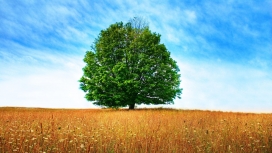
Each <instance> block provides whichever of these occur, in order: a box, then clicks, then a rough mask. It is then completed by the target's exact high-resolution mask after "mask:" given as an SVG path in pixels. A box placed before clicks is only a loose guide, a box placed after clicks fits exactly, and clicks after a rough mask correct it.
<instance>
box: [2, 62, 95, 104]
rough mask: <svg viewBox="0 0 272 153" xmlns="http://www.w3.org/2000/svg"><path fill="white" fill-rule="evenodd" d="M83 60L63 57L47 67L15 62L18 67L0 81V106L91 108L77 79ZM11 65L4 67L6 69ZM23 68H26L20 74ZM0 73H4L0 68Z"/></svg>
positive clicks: (80, 72)
mask: <svg viewBox="0 0 272 153" xmlns="http://www.w3.org/2000/svg"><path fill="white" fill-rule="evenodd" d="M83 66H84V64H83V62H82V60H78V59H77V58H75V59H74V60H72V59H68V58H66V59H65V60H63V61H61V63H59V64H55V65H51V66H50V67H41V66H40V67H39V68H33V66H28V65H18V67H19V69H20V70H19V69H17V71H15V72H13V74H12V75H10V76H9V77H5V78H2V80H1V79H0V80H1V81H0V86H1V88H0V97H1V102H0V106H23V107H48V108H90V107H95V106H93V105H92V104H91V103H88V102H87V101H86V100H85V99H84V92H83V91H81V90H80V89H79V82H78V80H79V79H80V77H81V76H82V74H83V73H82V70H81V69H82V67H83ZM9 68H12V67H7V68H6V69H5V70H7V69H9ZM22 72H26V73H25V74H23V75H20V74H21V73H22ZM1 73H4V71H2V72H1Z"/></svg>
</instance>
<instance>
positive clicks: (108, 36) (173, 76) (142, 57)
mask: <svg viewBox="0 0 272 153" xmlns="http://www.w3.org/2000/svg"><path fill="white" fill-rule="evenodd" d="M139 20H140V19H137V18H134V22H133V20H130V21H129V22H128V23H127V24H123V23H122V22H117V23H115V24H112V25H110V27H109V28H107V29H106V30H102V31H101V32H100V34H99V36H98V38H97V39H96V40H95V42H94V44H93V46H92V47H91V48H92V50H91V51H87V52H86V55H85V57H84V62H85V63H86V66H85V67H84V68H83V72H84V74H83V76H82V77H81V79H80V80H79V82H80V88H81V89H82V90H83V91H84V92H86V95H85V98H86V99H87V100H88V101H92V102H93V104H95V105H99V106H107V107H111V108H118V107H125V106H129V109H134V107H135V104H172V103H174V102H173V99H174V98H175V97H178V98H180V94H181V91H182V89H181V88H180V87H179V84H180V75H179V74H178V72H179V68H178V66H177V64H176V62H175V61H174V60H173V59H172V58H171V57H170V52H169V51H167V49H166V47H165V45H164V44H161V43H160V35H159V34H157V33H152V32H151V31H150V30H149V28H148V26H147V25H143V24H141V25H140V26H139V25H137V24H139V23H140V22H139ZM135 21H136V22H135ZM135 23H137V24H135ZM144 23H146V22H144ZM135 25H137V26H135Z"/></svg>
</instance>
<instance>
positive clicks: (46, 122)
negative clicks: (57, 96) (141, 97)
mask: <svg viewBox="0 0 272 153" xmlns="http://www.w3.org/2000/svg"><path fill="white" fill-rule="evenodd" d="M0 152H1V153H6V152H23V153H25V152H139V153H141V152H167V153H168V152H178V153H180V152H262V153H264V152H272V114H248V113H226V112H225V113H224V112H211V111H188V110H165V109H162V110H134V111H127V110H92V109H88V110H61V109H25V108H1V109H0Z"/></svg>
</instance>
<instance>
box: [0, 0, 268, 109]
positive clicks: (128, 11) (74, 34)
mask: <svg viewBox="0 0 272 153" xmlns="http://www.w3.org/2000/svg"><path fill="white" fill-rule="evenodd" d="M271 7H272V1H269V0H263V1H257V0H256V1H250V0H245V1H243V0H241V1H233V0H227V1H214V0H210V1H209V0H205V1H201V0H197V1H191V0H190V1H189V0H188V1H178V0H176V1H175V0H173V1H164V0H161V1H137V0H131V1H122V0H116V1H110V0H108V1H103V0H101V1H100V0H91V1H87V0H86V1H84V0H79V1H69V0H65V1H64V0H63V1H62V0H60V1H53V0H52V1H50V0H48V1H32V0H28V1H9V0H0V21H1V24H0V106H23V107H50V108H93V107H94V106H93V105H92V104H91V103H88V102H87V101H86V100H85V99H84V92H83V91H81V90H80V89H79V83H78V80H79V78H80V77H81V76H82V74H83V73H82V68H83V67H84V63H83V61H82V59H83V57H84V55H85V52H86V51H87V50H90V46H91V45H92V43H93V42H94V39H95V38H96V37H97V36H98V34H99V32H100V31H101V30H103V29H106V28H107V27H109V25H110V24H113V23H115V22H120V21H123V22H127V21H128V20H129V19H131V18H133V17H135V16H140V17H143V18H145V19H146V20H147V21H148V22H149V27H150V29H151V31H152V32H156V33H160V34H161V35H162V36H161V43H164V44H165V45H166V47H167V48H168V50H169V51H170V52H171V56H172V58H173V59H175V60H176V61H177V63H178V65H179V67H180V70H181V71H180V74H181V80H182V83H181V87H182V88H183V89H184V91H183V94H182V99H176V100H175V104H174V105H169V106H167V107H173V108H182V109H204V110H222V111H243V112H272V12H271V10H270V9H271Z"/></svg>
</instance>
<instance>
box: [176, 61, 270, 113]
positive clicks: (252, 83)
mask: <svg viewBox="0 0 272 153" xmlns="http://www.w3.org/2000/svg"><path fill="white" fill-rule="evenodd" d="M177 61H178V65H179V67H180V70H181V79H182V83H181V87H182V88H184V91H183V94H182V99H181V100H176V103H175V105H174V107H178V108H187V109H209V110H223V111H242V112H272V103H271V101H272V95H271V93H270V90H271V89H272V80H271V78H269V74H268V73H267V72H266V71H262V70H260V69H254V68H249V67H247V66H243V65H237V64H230V63H221V62H208V63H207V62H203V61H196V60H192V61H189V60H185V61H182V60H177Z"/></svg>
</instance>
